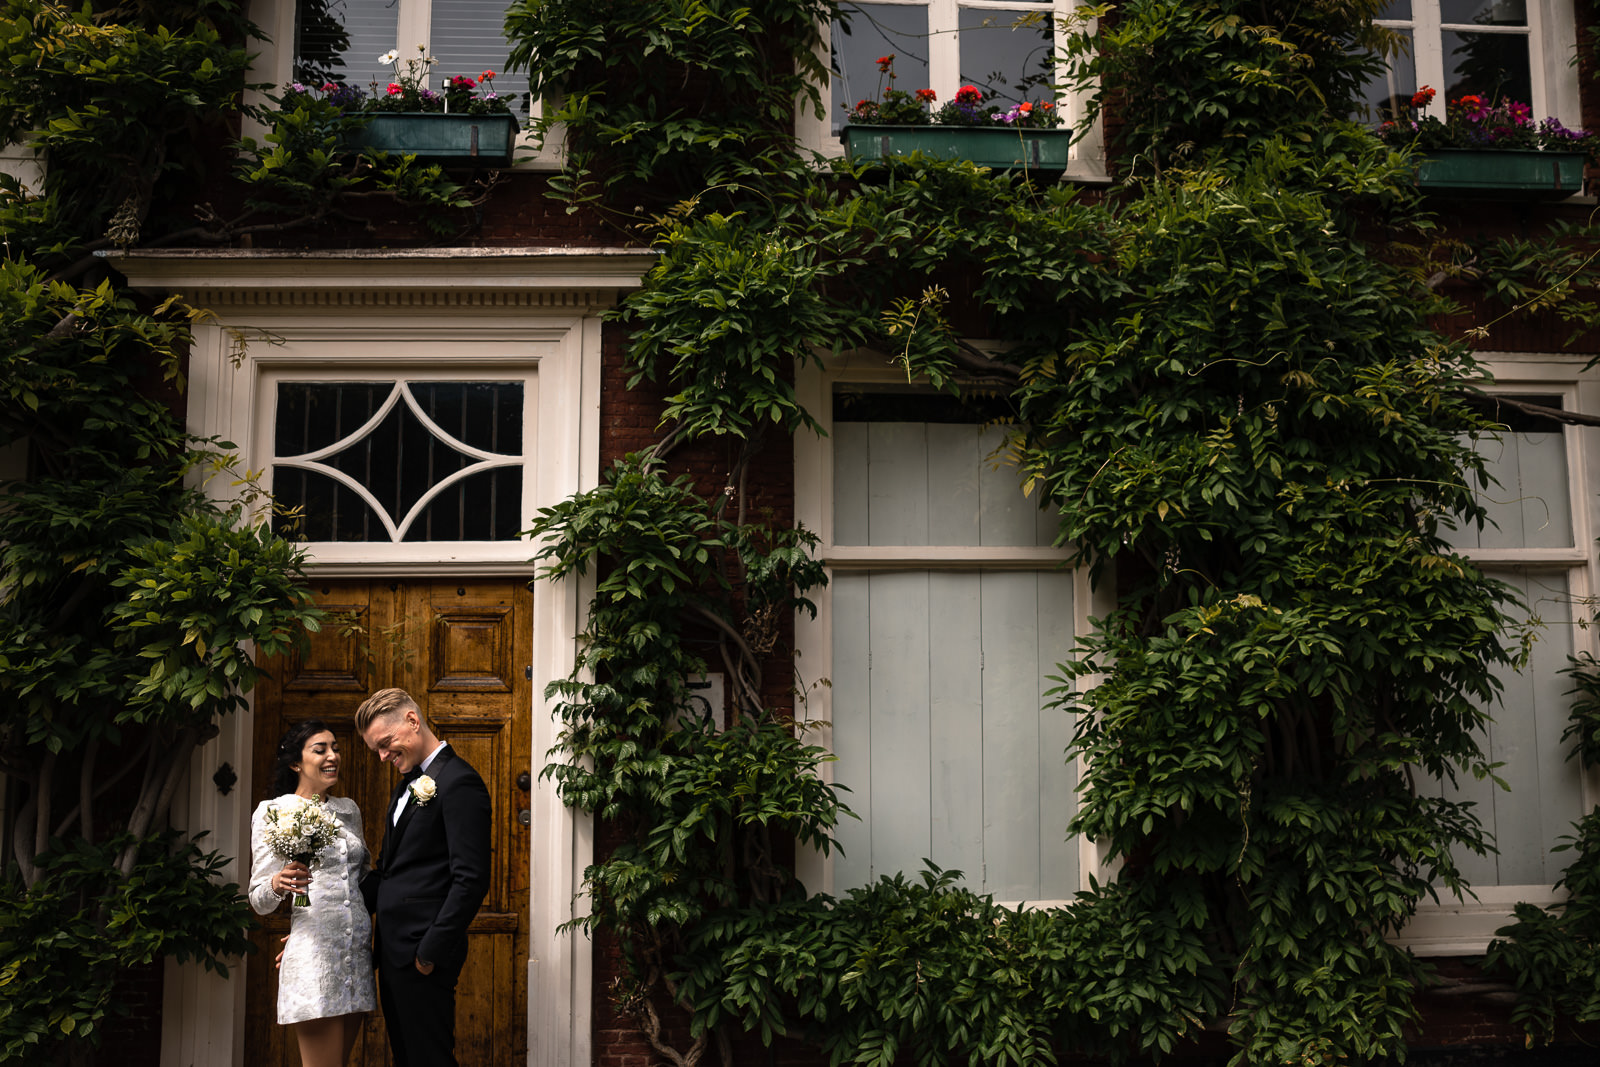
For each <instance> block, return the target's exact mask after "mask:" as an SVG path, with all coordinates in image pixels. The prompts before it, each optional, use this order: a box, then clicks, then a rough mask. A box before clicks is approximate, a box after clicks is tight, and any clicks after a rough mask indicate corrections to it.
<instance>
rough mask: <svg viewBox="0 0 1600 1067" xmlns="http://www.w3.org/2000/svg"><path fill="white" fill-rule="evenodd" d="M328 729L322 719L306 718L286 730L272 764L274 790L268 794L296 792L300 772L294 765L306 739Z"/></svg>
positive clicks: (280, 794) (276, 794)
mask: <svg viewBox="0 0 1600 1067" xmlns="http://www.w3.org/2000/svg"><path fill="white" fill-rule="evenodd" d="M327 729H328V728H327V727H326V726H325V725H323V722H322V720H321V719H305V720H303V721H301V722H297V723H293V724H292V725H290V727H289V729H287V730H285V731H284V734H283V738H282V740H280V741H279V742H278V759H277V762H275V763H274V764H273V765H272V792H270V793H268V794H267V796H269V797H281V796H283V794H285V793H293V792H294V787H295V786H297V785H299V784H300V772H299V771H297V770H295V769H294V765H295V764H296V763H299V762H300V755H301V753H303V752H304V751H305V749H306V741H307V740H309V739H310V738H312V737H314V736H316V735H317V734H320V733H323V732H324V731H326V730H327Z"/></svg>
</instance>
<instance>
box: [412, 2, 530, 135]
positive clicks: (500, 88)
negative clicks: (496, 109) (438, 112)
mask: <svg viewBox="0 0 1600 1067" xmlns="http://www.w3.org/2000/svg"><path fill="white" fill-rule="evenodd" d="M505 21H506V0H433V40H432V41H430V42H428V45H429V51H430V53H431V54H432V55H433V58H435V59H437V60H438V61H439V62H438V63H437V64H436V65H435V66H434V68H433V75H434V78H433V82H432V84H433V86H434V88H438V87H440V86H441V85H443V84H444V83H445V82H447V81H449V80H450V79H451V78H453V77H455V76H456V75H458V74H461V75H465V76H466V77H469V78H471V79H473V80H474V81H477V80H478V78H479V77H481V76H482V74H483V72H484V71H486V70H492V71H495V72H496V77H495V79H494V82H493V86H494V92H496V93H498V94H499V95H500V96H509V97H513V98H515V99H514V103H513V105H512V108H513V110H515V111H516V112H517V113H518V114H520V115H526V114H527V111H528V106H527V94H528V76H527V75H526V74H516V75H511V74H507V73H505V69H506V53H507V52H508V51H510V45H509V44H507V42H506V38H505Z"/></svg>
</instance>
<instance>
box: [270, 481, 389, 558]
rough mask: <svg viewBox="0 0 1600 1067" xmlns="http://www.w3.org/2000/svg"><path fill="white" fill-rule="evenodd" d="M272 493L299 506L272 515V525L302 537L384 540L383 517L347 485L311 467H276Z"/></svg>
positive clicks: (285, 503)
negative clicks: (290, 512)
mask: <svg viewBox="0 0 1600 1067" xmlns="http://www.w3.org/2000/svg"><path fill="white" fill-rule="evenodd" d="M272 495H273V496H274V497H275V498H276V499H277V502H278V504H279V505H280V506H282V507H286V508H297V509H299V512H298V514H295V515H291V516H288V517H285V516H281V515H274V516H273V519H272V526H273V529H275V530H277V531H278V532H279V533H282V534H284V535H285V536H287V537H291V538H295V539H297V540H305V541H388V540H389V533H388V530H387V529H386V528H385V527H384V525H383V520H381V519H380V518H378V515H377V513H376V512H375V511H373V510H372V508H370V507H368V506H367V504H366V502H365V501H363V500H362V499H361V496H360V494H358V493H356V492H355V491H354V490H353V489H350V488H349V487H348V486H344V485H340V484H339V483H338V482H336V481H334V480H333V479H332V478H329V477H327V476H326V475H323V474H318V473H317V472H315V471H306V470H298V469H296V468H294V467H277V468H275V469H274V470H273V473H272Z"/></svg>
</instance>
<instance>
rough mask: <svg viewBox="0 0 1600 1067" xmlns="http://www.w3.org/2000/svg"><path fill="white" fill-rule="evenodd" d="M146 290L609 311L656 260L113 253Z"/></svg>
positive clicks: (345, 252)
mask: <svg viewBox="0 0 1600 1067" xmlns="http://www.w3.org/2000/svg"><path fill="white" fill-rule="evenodd" d="M105 258H106V260H107V261H108V262H109V263H110V265H111V266H112V267H114V268H115V269H116V270H118V271H120V272H121V273H122V274H123V275H124V276H125V277H126V278H127V279H128V283H129V284H130V285H131V286H132V287H133V288H135V289H137V290H140V291H142V292H149V293H159V294H162V295H166V294H172V293H177V294H181V295H182V296H183V297H184V299H186V300H187V301H189V302H190V303H194V304H201V305H204V306H209V307H216V306H225V305H231V306H246V307H295V308H328V309H339V308H373V307H394V308H415V309H427V308H440V309H446V308H457V307H459V308H494V307H503V308H564V309H584V308H593V307H608V306H610V305H612V304H614V303H615V302H616V299H617V294H618V292H619V291H621V290H627V289H633V288H637V287H638V285H639V281H640V279H641V278H642V277H643V276H644V274H645V272H646V271H648V270H649V269H650V268H651V267H652V266H654V264H655V260H656V253H655V252H653V251H651V250H650V249H644V248H601V249H572V248H543V247H535V248H426V249H340V250H324V251H279V250H270V251H269V250H259V251H258V250H255V249H237V248H228V249H209V248H205V249H201V248H174V249H152V250H141V251H134V252H123V253H111V254H108V255H106V257H105Z"/></svg>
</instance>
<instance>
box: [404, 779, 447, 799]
mask: <svg viewBox="0 0 1600 1067" xmlns="http://www.w3.org/2000/svg"><path fill="white" fill-rule="evenodd" d="M406 788H407V789H409V790H410V791H411V799H412V800H415V801H416V802H417V806H418V807H421V806H422V805H423V804H426V803H427V802H428V801H430V800H432V799H433V798H434V796H435V795H436V794H437V793H438V792H439V787H438V786H436V785H434V784H433V779H432V778H429V777H428V776H427V775H426V774H419V775H417V779H416V781H414V782H412V783H411V784H410V785H409V786H407V787H406Z"/></svg>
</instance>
